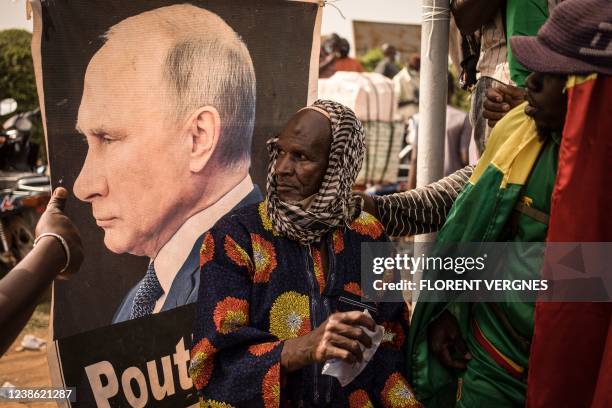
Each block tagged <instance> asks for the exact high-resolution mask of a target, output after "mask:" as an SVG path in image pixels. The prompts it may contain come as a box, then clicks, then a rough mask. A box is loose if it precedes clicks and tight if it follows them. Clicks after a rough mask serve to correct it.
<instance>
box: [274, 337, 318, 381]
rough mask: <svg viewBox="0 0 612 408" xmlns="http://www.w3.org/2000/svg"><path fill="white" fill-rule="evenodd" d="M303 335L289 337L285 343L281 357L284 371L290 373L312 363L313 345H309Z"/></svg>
mask: <svg viewBox="0 0 612 408" xmlns="http://www.w3.org/2000/svg"><path fill="white" fill-rule="evenodd" d="M303 337H304V336H302V337H298V338H295V339H288V340H285V342H284V343H283V350H282V351H281V359H280V364H281V368H282V369H283V372H285V373H290V372H292V371H296V370H299V369H300V368H302V367H305V366H307V365H309V364H311V363H312V362H311V360H313V357H312V351H311V350H312V346H309V345H307V344H306V342H305V341H304V340H305V339H304V338H303Z"/></svg>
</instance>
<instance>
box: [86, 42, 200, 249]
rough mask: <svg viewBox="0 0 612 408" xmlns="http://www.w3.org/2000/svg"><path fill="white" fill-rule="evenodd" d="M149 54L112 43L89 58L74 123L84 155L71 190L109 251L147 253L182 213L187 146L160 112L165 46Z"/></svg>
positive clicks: (178, 132) (164, 238)
mask: <svg viewBox="0 0 612 408" xmlns="http://www.w3.org/2000/svg"><path fill="white" fill-rule="evenodd" d="M149 49H153V50H155V51H153V53H154V54H153V55H148V56H143V55H142V52H138V51H137V50H135V49H134V47H133V46H132V47H130V46H129V45H128V44H126V42H125V41H120V40H119V39H116V40H115V39H111V40H109V41H108V42H107V44H106V45H105V46H104V47H103V48H102V49H101V50H100V51H99V52H98V53H97V54H96V55H95V56H94V58H92V60H91V62H90V64H89V66H88V68H87V73H86V75H85V81H84V90H83V97H82V99H81V105H80V107H79V113H78V120H77V129H79V131H80V132H81V133H83V134H84V135H85V136H86V139H87V144H88V151H87V158H86V159H85V163H84V164H83V168H82V169H81V172H80V174H79V176H78V178H77V180H76V182H75V185H74V192H75V195H76V196H77V197H78V198H79V199H80V200H82V201H86V202H89V203H91V206H92V212H93V216H94V218H95V219H96V223H97V224H98V226H100V227H101V228H102V229H104V233H105V235H104V243H105V245H106V246H107V247H108V248H109V249H110V250H111V251H113V252H116V253H124V252H129V253H131V254H135V255H148V256H152V255H154V253H155V251H156V250H158V249H159V247H160V244H163V243H165V241H166V240H167V239H169V237H168V236H167V235H168V234H170V236H171V234H172V233H173V232H174V231H176V229H177V228H178V227H177V226H176V225H175V224H176V223H177V222H180V221H179V218H180V216H181V215H182V214H181V212H183V211H185V208H181V205H180V202H181V191H184V190H183V189H184V186H185V185H186V184H187V183H186V182H187V181H188V180H187V179H186V178H187V177H189V167H188V158H189V147H188V144H187V143H185V140H183V139H185V137H184V136H182V135H181V132H180V129H179V127H178V126H177V125H176V124H174V123H173V121H171V120H169V118H168V117H169V115H168V111H167V110H166V109H165V106H167V102H165V101H164V94H165V93H164V92H163V90H165V89H166V88H165V84H164V83H163V80H162V78H161V68H160V66H161V61H163V57H162V55H163V54H162V53H163V51H164V50H165V49H166V48H165V47H164V46H163V44H159V45H158V47H151V48H149ZM187 210H188V209H187ZM167 231H172V232H171V233H168V232H167ZM160 241H161V242H160Z"/></svg>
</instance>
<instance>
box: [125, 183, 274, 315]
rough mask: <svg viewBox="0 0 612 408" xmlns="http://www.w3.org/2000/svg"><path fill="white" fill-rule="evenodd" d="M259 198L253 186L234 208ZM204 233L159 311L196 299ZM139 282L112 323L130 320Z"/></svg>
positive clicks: (251, 202) (192, 301) (194, 246)
mask: <svg viewBox="0 0 612 408" xmlns="http://www.w3.org/2000/svg"><path fill="white" fill-rule="evenodd" d="M261 200H262V196H261V192H260V190H259V188H258V187H257V186H255V187H254V188H253V189H252V190H251V192H250V193H249V194H248V195H247V196H246V197H244V198H243V199H242V200H241V201H240V202H239V203H238V205H236V206H235V207H234V209H236V208H240V207H244V206H246V205H249V204H254V203H258V202H260V201H261ZM230 211H231V210H230ZM228 212H229V211H228ZM205 233H206V231H203V232H202V235H200V237H199V238H198V239H197V240H196V242H195V244H194V245H193V248H192V249H191V252H189V256H188V257H187V260H186V261H185V263H184V264H183V266H182V267H181V269H179V271H178V273H177V274H176V276H175V277H174V281H172V286H171V287H170V292H169V293H168V296H167V297H166V301H165V302H164V306H163V307H162V308H161V310H160V312H164V311H166V310H170V309H174V308H175V307H179V306H184V305H187V304H189V303H194V302H195V301H197V300H198V288H199V287H200V273H199V272H200V247H201V246H202V240H203V239H204V234H205ZM141 282H142V280H141V281H139V282H138V283H137V284H136V285H135V286H134V287H133V288H132V289H131V290H130V291H129V292H128V294H127V296H126V297H125V298H124V299H123V301H122V302H121V304H120V305H119V308H118V309H117V312H115V316H114V317H113V324H115V323H120V322H124V321H126V320H130V312H131V311H132V303H133V302H134V296H136V291H137V290H138V288H139V287H140V284H141Z"/></svg>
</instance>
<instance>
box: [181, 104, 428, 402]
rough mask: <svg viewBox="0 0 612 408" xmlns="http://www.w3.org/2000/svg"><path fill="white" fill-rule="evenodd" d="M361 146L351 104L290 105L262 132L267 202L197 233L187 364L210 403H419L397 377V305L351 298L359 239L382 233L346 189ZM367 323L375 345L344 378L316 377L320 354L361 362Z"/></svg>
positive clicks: (402, 331) (401, 365)
mask: <svg viewBox="0 0 612 408" xmlns="http://www.w3.org/2000/svg"><path fill="white" fill-rule="evenodd" d="M364 149H365V144H364V137H363V131H362V127H361V123H360V122H359V120H357V118H356V117H355V115H354V113H353V112H352V111H351V110H350V109H348V108H346V107H344V106H342V105H340V104H338V103H335V102H331V101H317V102H315V104H314V105H312V106H310V107H308V108H304V109H302V110H300V111H299V112H298V113H296V114H295V115H294V116H293V117H292V118H291V120H290V121H289V123H288V124H287V126H286V127H285V129H284V130H283V132H282V133H281V135H280V136H279V137H278V138H276V139H272V140H271V141H270V142H269V150H270V165H269V171H268V181H267V197H266V200H265V201H264V202H261V203H259V204H256V205H250V206H246V207H243V208H241V209H237V210H235V211H233V212H231V213H229V214H228V215H226V216H225V217H224V218H222V219H221V220H220V221H219V222H218V223H217V224H216V225H215V227H213V229H212V230H210V231H209V232H208V233H207V234H206V236H205V238H204V242H203V246H202V250H201V252H200V253H201V260H200V262H201V266H202V267H201V280H202V282H205V284H203V285H201V286H200V291H199V297H198V311H197V318H196V322H195V327H194V342H193V347H192V350H191V367H190V374H191V378H192V379H193V381H194V384H195V386H196V388H197V389H198V392H199V393H200V396H201V398H203V399H204V400H205V402H206V403H208V404H209V405H212V406H216V405H215V404H220V403H224V404H230V405H232V406H265V407H272V406H279V405H282V406H349V405H350V406H368V404H369V406H393V407H417V406H420V404H419V403H418V402H417V401H416V400H415V399H414V395H413V393H412V390H411V388H410V386H409V385H408V383H407V382H406V380H405V375H404V370H405V361H404V352H403V351H402V346H403V344H404V340H405V339H406V335H407V334H406V329H407V325H408V321H407V318H408V309H407V307H406V305H405V304H403V303H379V304H375V303H361V298H360V295H361V289H360V286H359V282H360V280H361V279H360V246H361V245H360V244H361V243H362V242H381V241H382V242H384V241H386V240H387V238H386V236H385V234H384V231H383V227H382V225H381V224H380V223H379V222H378V221H377V220H376V219H375V218H374V217H373V216H371V215H369V214H368V213H365V212H362V211H361V200H360V199H359V198H358V197H356V196H354V195H353V193H352V192H351V187H352V185H353V183H354V181H355V178H356V177H357V174H358V172H359V170H360V168H361V164H362V160H363V154H364ZM364 309H367V310H368V311H370V314H371V316H372V317H373V318H371V317H369V316H368V314H366V313H364ZM375 324H380V325H382V326H383V327H385V334H384V336H383V340H382V343H381V345H380V348H379V349H378V350H377V351H376V353H375V354H374V357H373V358H372V360H370V362H369V363H368V365H367V366H366V367H365V369H364V370H363V371H362V372H361V373H360V374H359V376H357V378H356V379H355V380H353V381H352V382H351V383H349V384H348V385H346V386H345V387H343V388H341V387H340V384H339V382H338V380H336V379H335V378H333V377H330V376H325V375H321V369H322V366H323V364H324V363H325V362H326V361H328V360H330V359H340V360H343V361H346V362H349V363H353V362H357V361H361V360H362V358H363V354H362V353H363V351H362V348H363V349H365V348H369V347H371V344H372V342H371V339H370V337H369V336H368V335H367V334H366V333H365V332H364V330H363V329H362V328H361V327H360V326H362V327H366V328H368V329H370V330H373V329H374V328H375ZM219 406H220V405H219ZM223 406H226V405H223Z"/></svg>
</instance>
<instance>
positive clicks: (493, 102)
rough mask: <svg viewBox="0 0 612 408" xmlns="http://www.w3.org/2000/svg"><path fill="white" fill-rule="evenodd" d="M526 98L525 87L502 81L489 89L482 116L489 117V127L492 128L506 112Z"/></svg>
mask: <svg viewBox="0 0 612 408" xmlns="http://www.w3.org/2000/svg"><path fill="white" fill-rule="evenodd" d="M524 100H525V91H524V90H523V89H521V88H517V87H515V86H512V85H506V84H501V83H500V84H498V85H497V86H496V87H495V88H489V89H487V92H486V99H485V101H484V102H483V112H482V116H483V117H484V118H485V119H487V123H488V124H489V127H491V128H492V127H494V126H495V124H496V123H497V122H498V121H499V120H500V119H501V118H503V117H504V116H505V115H506V113H508V112H509V111H510V110H511V109H513V108H514V107H516V106H518V105H520V104H521V103H523V101H524Z"/></svg>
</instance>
